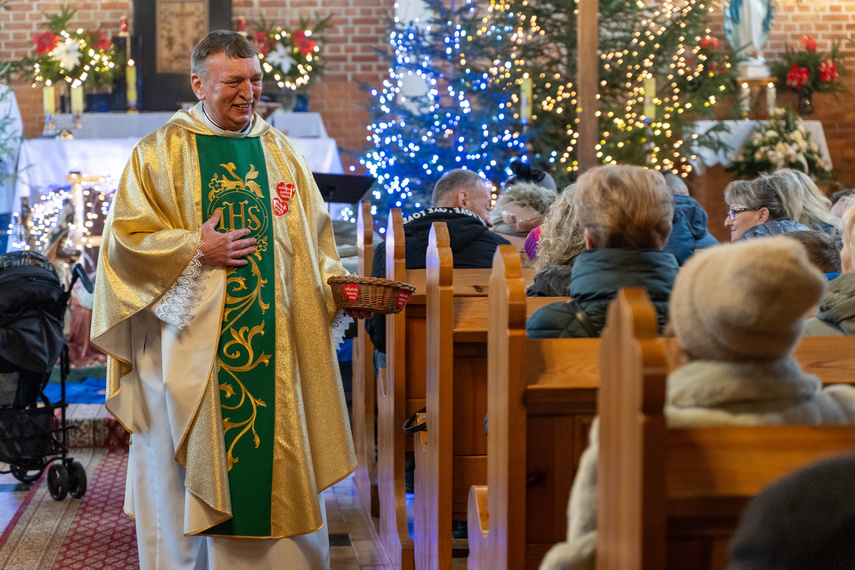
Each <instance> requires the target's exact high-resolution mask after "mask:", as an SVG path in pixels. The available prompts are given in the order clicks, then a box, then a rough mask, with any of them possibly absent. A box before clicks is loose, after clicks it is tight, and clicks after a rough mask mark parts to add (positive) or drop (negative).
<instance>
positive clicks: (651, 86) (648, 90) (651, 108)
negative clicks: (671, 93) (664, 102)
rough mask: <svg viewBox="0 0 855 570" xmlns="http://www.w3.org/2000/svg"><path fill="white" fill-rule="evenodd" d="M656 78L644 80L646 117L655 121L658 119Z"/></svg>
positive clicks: (649, 77)
mask: <svg viewBox="0 0 855 570" xmlns="http://www.w3.org/2000/svg"><path fill="white" fill-rule="evenodd" d="M654 99H656V78H655V77H653V76H652V75H648V76H647V77H645V78H644V116H645V117H647V118H648V119H650V120H651V121H653V120H654V119H655V118H656V102H655V101H654Z"/></svg>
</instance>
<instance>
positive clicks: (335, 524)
mask: <svg viewBox="0 0 855 570" xmlns="http://www.w3.org/2000/svg"><path fill="white" fill-rule="evenodd" d="M324 500H325V501H326V506H327V525H328V526H329V531H330V561H331V564H330V567H331V569H332V570H356V569H363V570H367V569H369V568H370V569H372V570H374V569H376V570H380V569H381V568H383V569H391V568H392V567H391V566H389V565H388V564H389V559H388V558H386V553H385V552H384V551H383V546H382V545H381V544H380V540H379V538H378V537H377V532H376V531H375V527H374V524H372V522H371V520H370V519H369V518H368V515H366V514H365V512H364V511H363V510H362V508H361V507H360V506H359V498H358V497H357V496H356V489H355V488H354V486H353V478H352V477H348V478H347V479H345V480H344V481H342V482H341V483H339V484H338V485H335V486H333V487H332V488H331V489H327V490H326V491H324Z"/></svg>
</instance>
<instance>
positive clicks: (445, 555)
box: [414, 222, 561, 569]
mask: <svg viewBox="0 0 855 570" xmlns="http://www.w3.org/2000/svg"><path fill="white" fill-rule="evenodd" d="M426 262H427V263H426V265H427V269H426V280H427V286H426V288H427V292H426V295H427V317H426V326H427V376H426V407H427V414H426V417H427V429H426V430H425V431H422V432H420V434H419V436H420V437H419V438H417V439H416V442H415V443H416V444H415V458H416V476H415V480H416V488H415V492H416V497H415V509H414V510H415V525H414V526H415V528H414V531H415V535H414V539H415V556H416V566H417V567H418V568H420V569H421V568H424V569H433V568H450V567H451V564H452V560H451V559H452V551H453V550H454V552H455V555H456V556H465V553H466V550H465V548H466V542H465V541H456V542H455V543H454V544H452V538H451V531H452V522H453V521H462V520H466V510H467V502H468V495H469V487H470V486H472V485H473V484H474V485H483V484H484V483H486V474H487V455H486V454H487V438H486V436H485V434H484V427H483V420H484V416H485V414H486V412H487V328H488V324H489V299H487V298H485V297H483V296H480V297H478V296H465V295H464V296H461V295H458V294H457V291H458V290H459V288H458V287H456V286H455V285H456V284H457V280H458V276H459V275H461V274H462V275H466V273H468V272H467V271H464V272H461V271H453V270H452V268H453V256H452V252H451V245H450V239H449V235H448V230H447V227H446V225H445V224H444V223H441V222H437V223H434V225H433V227H432V229H431V234H430V245H429V246H428V251H427V260H426ZM482 285H483V284H482ZM485 289H486V288H485V287H483V286H482V287H481V290H482V291H483V290H485ZM560 300H561V298H547V297H530V298H526V310H527V313H528V314H530V313H531V312H533V311H535V310H536V309H538V308H539V307H542V306H544V305H546V304H549V303H553V302H556V301H560Z"/></svg>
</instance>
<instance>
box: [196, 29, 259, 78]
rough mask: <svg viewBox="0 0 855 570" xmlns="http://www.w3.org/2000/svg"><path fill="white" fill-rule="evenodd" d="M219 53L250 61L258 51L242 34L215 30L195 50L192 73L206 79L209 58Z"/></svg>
mask: <svg viewBox="0 0 855 570" xmlns="http://www.w3.org/2000/svg"><path fill="white" fill-rule="evenodd" d="M218 53H225V54H226V55H227V56H228V57H231V58H235V59H249V58H252V57H256V56H257V55H258V50H256V49H255V46H254V45H252V42H250V41H249V40H248V39H246V37H244V36H243V35H242V34H239V33H237V32H232V31H229V30H214V31H213V32H211V33H209V34H208V35H207V36H205V38H204V39H203V40H202V41H201V42H199V43H198V44H196V47H194V48H193V55H192V56H191V58H190V73H191V74H194V73H195V74H198V75H199V76H200V77H202V78H205V77H206V76H207V72H208V66H207V61H208V58H209V57H210V56H212V55H216V54H218Z"/></svg>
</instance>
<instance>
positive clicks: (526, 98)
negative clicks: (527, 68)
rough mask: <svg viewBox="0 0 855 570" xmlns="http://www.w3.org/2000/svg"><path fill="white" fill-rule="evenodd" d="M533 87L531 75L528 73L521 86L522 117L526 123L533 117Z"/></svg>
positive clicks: (523, 122)
mask: <svg viewBox="0 0 855 570" xmlns="http://www.w3.org/2000/svg"><path fill="white" fill-rule="evenodd" d="M531 88H532V85H531V77H529V76H528V75H526V76H525V77H523V80H522V85H521V88H520V119H521V120H522V121H521V122H522V124H524V125H525V124H528V120H529V119H531Z"/></svg>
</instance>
